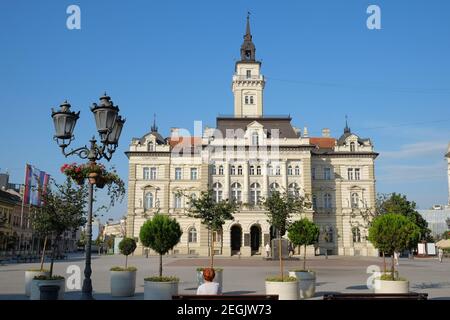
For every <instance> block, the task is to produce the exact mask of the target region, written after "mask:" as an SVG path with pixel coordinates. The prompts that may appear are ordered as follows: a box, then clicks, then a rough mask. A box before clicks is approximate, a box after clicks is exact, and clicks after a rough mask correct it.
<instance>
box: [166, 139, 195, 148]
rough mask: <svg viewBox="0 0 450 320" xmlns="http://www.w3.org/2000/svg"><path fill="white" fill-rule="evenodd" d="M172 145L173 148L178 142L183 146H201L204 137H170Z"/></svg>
mask: <svg viewBox="0 0 450 320" xmlns="http://www.w3.org/2000/svg"><path fill="white" fill-rule="evenodd" d="M169 144H170V147H171V148H173V147H175V146H176V145H178V144H181V145H183V146H186V147H187V146H189V145H190V146H199V145H201V144H202V138H200V137H176V138H169Z"/></svg>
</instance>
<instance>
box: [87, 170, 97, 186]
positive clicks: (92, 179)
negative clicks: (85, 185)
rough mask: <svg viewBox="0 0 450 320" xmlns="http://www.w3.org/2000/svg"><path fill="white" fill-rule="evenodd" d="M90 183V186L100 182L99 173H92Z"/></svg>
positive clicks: (89, 176)
mask: <svg viewBox="0 0 450 320" xmlns="http://www.w3.org/2000/svg"><path fill="white" fill-rule="evenodd" d="M88 178H89V183H90V184H96V183H97V180H98V173H97V172H91V173H89V175H88Z"/></svg>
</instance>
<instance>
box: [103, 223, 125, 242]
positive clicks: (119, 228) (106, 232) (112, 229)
mask: <svg viewBox="0 0 450 320" xmlns="http://www.w3.org/2000/svg"><path fill="white" fill-rule="evenodd" d="M125 234H126V220H125V219H121V220H119V221H111V220H109V221H108V222H106V224H105V226H104V228H103V239H106V238H107V237H110V236H113V237H124V236H125Z"/></svg>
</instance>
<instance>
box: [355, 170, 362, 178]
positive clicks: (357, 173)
mask: <svg viewBox="0 0 450 320" xmlns="http://www.w3.org/2000/svg"><path fill="white" fill-rule="evenodd" d="M355 180H361V171H360V169H358V168H357V169H355Z"/></svg>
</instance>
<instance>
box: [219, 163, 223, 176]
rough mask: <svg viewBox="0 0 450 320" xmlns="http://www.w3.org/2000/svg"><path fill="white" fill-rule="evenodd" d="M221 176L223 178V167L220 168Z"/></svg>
mask: <svg viewBox="0 0 450 320" xmlns="http://www.w3.org/2000/svg"><path fill="white" fill-rule="evenodd" d="M219 175H221V176H223V166H222V165H220V166H219Z"/></svg>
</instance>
